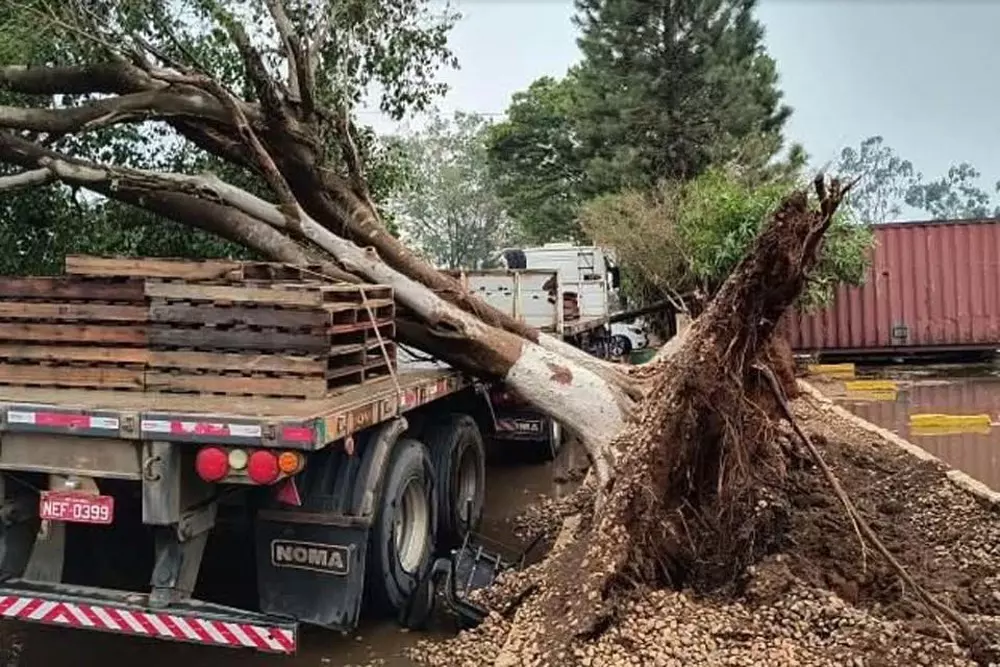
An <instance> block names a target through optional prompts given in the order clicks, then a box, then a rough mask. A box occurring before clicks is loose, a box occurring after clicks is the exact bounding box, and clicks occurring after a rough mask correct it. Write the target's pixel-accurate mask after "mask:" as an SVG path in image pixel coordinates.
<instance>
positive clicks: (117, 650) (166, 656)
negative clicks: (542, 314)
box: [0, 446, 580, 667]
mask: <svg viewBox="0 0 1000 667" xmlns="http://www.w3.org/2000/svg"><path fill="white" fill-rule="evenodd" d="M579 457H580V453H579V452H578V451H577V450H576V448H575V447H572V446H567V447H565V448H564V450H563V453H562V455H561V456H560V458H559V459H558V460H557V461H556V462H555V463H554V464H552V463H534V464H527V463H524V462H523V459H524V457H523V456H520V457H519V456H509V455H507V456H505V455H504V454H503V453H502V452H501V453H500V455H499V456H496V455H493V456H491V457H490V458H491V462H490V464H489V466H488V468H487V484H486V487H487V492H486V507H485V516H484V522H483V527H482V532H483V534H484V535H486V536H487V537H489V538H491V539H495V540H500V541H501V542H502V543H504V544H505V545H508V546H511V547H518V546H519V544H518V542H517V540H516V538H514V537H513V536H512V533H511V526H510V523H511V519H513V518H514V517H515V516H516V515H517V514H518V513H519V512H520V511H521V510H522V509H523V508H525V507H526V506H528V505H529V504H531V503H532V502H535V501H536V500H537V499H538V497H539V496H540V495H543V494H544V495H553V494H556V495H558V494H559V493H560V492H562V491H564V488H563V486H562V485H561V484H560V483H559V480H561V479H563V477H564V475H565V470H566V469H567V468H569V467H574V466H576V465H577V463H576V462H577V460H578V459H579ZM516 459H519V460H520V462H519V461H518V460H516ZM521 546H524V545H521ZM227 583H228V582H227ZM230 585H232V586H240V585H245V584H241V583H240V581H233V582H231V584H230ZM431 632H432V633H434V634H437V635H444V634H448V633H452V632H454V629H453V628H451V627H439V628H434V629H432V630H431ZM427 636H428V635H427V634H426V633H424V632H408V631H405V630H403V629H401V628H400V627H399V626H398V625H396V624H395V623H394V622H393V621H391V620H383V619H367V620H365V621H363V623H362V625H361V627H360V628H359V629H358V630H357V631H356V632H355V633H353V634H351V635H342V634H340V633H336V632H331V631H325V630H322V629H318V628H311V627H306V628H303V629H302V630H301V631H300V647H299V652H298V654H297V655H296V656H295V657H291V658H289V657H277V656H270V655H264V654H257V653H251V652H246V651H242V650H233V649H220V648H208V647H202V646H195V645H188V644H177V643H172V642H163V641H155V640H149V639H142V638H135V637H126V636H120V635H111V634H102V633H98V632H86V631H78V630H67V629H65V628H55V627H46V626H40V625H21V624H10V623H7V624H4V625H0V667H62V666H64V665H65V666H66V667H108V665H110V664H113V663H117V664H125V665H130V667H178V666H181V665H182V666H184V667H201V666H203V665H204V666H205V667H258V666H263V665H266V666H268V667H277V666H279V665H280V666H282V667H306V666H309V667H314V666H315V667H350V666H356V667H366V666H368V665H380V666H384V667H401V666H403V665H410V664H412V662H411V661H410V660H408V659H406V658H405V657H403V655H402V653H403V651H404V650H405V649H406V648H407V647H409V646H412V645H413V644H414V643H416V642H417V641H418V640H420V639H421V638H425V637H427Z"/></svg>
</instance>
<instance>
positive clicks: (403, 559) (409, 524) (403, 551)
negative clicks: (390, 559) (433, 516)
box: [392, 477, 430, 574]
mask: <svg viewBox="0 0 1000 667" xmlns="http://www.w3.org/2000/svg"><path fill="white" fill-rule="evenodd" d="M424 490H425V489H424V484H423V482H422V481H421V480H420V479H418V478H415V477H414V478H411V479H410V480H409V481H408V482H407V483H406V487H405V488H404V489H403V492H402V493H401V494H400V496H399V503H398V504H397V506H396V513H395V516H394V517H393V527H392V533H393V542H394V543H395V546H396V556H397V557H398V558H399V564H400V566H401V567H402V568H403V570H405V571H406V572H408V573H410V574H413V573H414V572H416V571H417V568H418V567H420V562H421V561H422V560H423V557H424V552H425V551H426V547H427V538H428V530H427V528H428V526H429V524H430V506H429V505H428V503H427V494H426V493H424Z"/></svg>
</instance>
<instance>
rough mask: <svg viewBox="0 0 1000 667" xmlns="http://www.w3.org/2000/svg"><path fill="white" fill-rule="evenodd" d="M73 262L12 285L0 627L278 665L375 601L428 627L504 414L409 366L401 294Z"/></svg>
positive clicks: (435, 370)
mask: <svg viewBox="0 0 1000 667" xmlns="http://www.w3.org/2000/svg"><path fill="white" fill-rule="evenodd" d="M74 261H75V262H76V263H75V264H74V263H71V265H70V270H71V272H72V273H74V275H70V276H65V277H58V278H26V279H0V314H2V317H3V319H2V321H0V339H2V342H0V492H2V504H0V576H2V584H0V616H2V617H4V618H8V619H18V620H22V621H29V622H40V623H48V624H53V625H59V626H65V627H73V628H82V629H89V630H101V631H107V632H114V633H121V634H131V635H138V636H145V637H153V638H159V639H168V640H176V641H186V642H193V643H200V644H207V645H213V646H226V647H243V648H250V649H255V650H260V651H266V652H273V653H293V652H294V651H295V649H296V646H297V642H298V634H297V628H298V625H299V624H300V623H307V624H312V625H318V626H322V627H326V628H333V629H338V630H343V631H349V630H351V629H353V628H354V627H355V625H356V623H357V621H358V618H359V615H360V613H361V610H362V605H363V603H364V604H365V605H367V606H370V607H373V608H377V609H379V610H381V611H382V612H384V613H389V614H392V615H394V616H395V617H396V618H398V619H399V620H400V621H401V622H402V623H404V624H407V625H411V626H419V625H420V624H421V623H422V622H423V620H424V619H426V617H427V615H428V614H429V613H430V606H431V604H432V601H433V595H432V591H431V590H430V589H429V588H428V587H429V586H431V584H432V574H434V571H435V568H437V569H438V570H440V569H441V567H442V562H443V557H447V556H448V554H450V553H452V551H453V550H454V549H455V548H456V547H458V546H460V545H461V544H463V540H466V539H467V536H468V535H469V533H470V531H472V530H473V529H474V528H475V527H476V525H477V524H478V522H479V520H480V518H481V516H482V506H483V489H484V484H485V468H484V465H485V464H484V461H485V456H484V452H483V441H482V435H481V425H482V424H484V423H489V417H488V411H487V410H485V406H486V404H485V402H484V401H483V400H482V398H481V396H480V394H481V392H480V390H479V388H477V386H475V385H474V384H473V383H472V382H470V381H469V380H468V379H467V378H465V377H463V376H461V375H460V374H459V373H457V372H455V371H453V370H452V369H450V368H448V367H447V366H444V365H443V364H439V363H435V362H418V361H414V360H412V359H408V358H407V356H406V355H405V354H403V353H401V352H398V351H397V350H396V346H395V344H394V343H393V342H392V336H393V333H394V327H393V325H392V320H393V317H394V314H393V309H392V295H391V291H390V292H386V290H385V288H379V287H378V286H369V287H366V288H363V289H358V288H351V289H348V288H346V287H344V286H330V285H318V284H315V283H305V282H300V281H297V280H295V279H294V278H297V279H299V280H301V276H295V277H293V278H289V277H287V276H285V277H284V279H282V280H273V279H269V280H266V281H264V280H259V279H257V278H255V279H253V280H250V279H247V277H246V276H245V275H242V273H241V275H239V276H236V277H234V275H233V272H234V271H238V272H244V271H246V270H247V267H250V266H252V267H256V269H260V268H261V265H249V264H246V263H231V262H230V263H226V262H217V263H212V262H202V263H195V264H191V263H170V262H165V263H164V262H156V261H148V260H147V261H140V262H137V263H134V264H127V265H123V264H122V262H121V261H120V260H115V262H117V263H114V264H113V265H110V266H109V265H108V264H107V263H106V262H107V261H108V260H100V261H98V260H95V259H90V258H76V259H75V260H74ZM102 262H105V263H102ZM151 276H152V277H151ZM484 420H485V421H484ZM213 553H216V554H221V556H220V558H218V559H215V560H213V559H212V558H211V556H212V554H213ZM234 554H235V555H234ZM237 563H242V564H248V571H247V572H245V573H241V572H240V571H239V568H238V565H237ZM204 565H208V566H213V565H214V566H215V567H216V568H217V571H218V572H220V573H222V575H224V579H225V581H228V582H232V581H233V578H234V576H235V577H236V582H237V583H236V585H235V586H234V585H231V584H228V585H223V586H214V588H215V589H218V590H213V584H216V583H218V582H219V578H218V577H215V576H214V575H213V576H206V575H205V568H204ZM240 574H245V575H246V576H242V577H241V576H239V575H240ZM203 593H207V595H203Z"/></svg>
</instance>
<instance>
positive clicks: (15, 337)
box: [0, 322, 149, 345]
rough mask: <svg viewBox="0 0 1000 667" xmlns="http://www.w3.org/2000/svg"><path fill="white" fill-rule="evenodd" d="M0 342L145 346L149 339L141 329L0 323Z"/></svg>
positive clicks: (139, 327) (143, 328)
mask: <svg viewBox="0 0 1000 667" xmlns="http://www.w3.org/2000/svg"><path fill="white" fill-rule="evenodd" d="M0 340H3V341H17V342H24V341H32V342H48V343H90V344H101V345H145V344H146V343H147V342H148V340H149V339H148V336H147V331H146V328H145V327H144V326H105V325H100V324H83V325H80V324H22V323H10V322H0Z"/></svg>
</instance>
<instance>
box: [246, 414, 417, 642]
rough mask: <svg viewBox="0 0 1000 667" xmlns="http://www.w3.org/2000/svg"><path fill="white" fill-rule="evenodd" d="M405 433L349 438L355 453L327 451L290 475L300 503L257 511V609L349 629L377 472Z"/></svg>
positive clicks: (395, 428) (393, 425)
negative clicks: (300, 470) (351, 440)
mask: <svg viewBox="0 0 1000 667" xmlns="http://www.w3.org/2000/svg"><path fill="white" fill-rule="evenodd" d="M405 428H406V422H405V421H404V420H395V421H392V422H387V423H385V424H384V425H382V426H380V427H377V428H373V429H369V430H368V431H365V432H364V433H362V434H360V435H358V436H357V438H356V442H355V448H356V452H355V454H354V455H349V454H347V453H345V452H344V451H343V450H342V449H340V448H339V447H338V448H329V449H327V450H325V451H322V452H317V453H314V454H312V455H311V456H310V458H309V461H308V463H307V466H306V469H305V471H303V472H302V473H301V474H300V475H298V476H296V478H295V483H296V488H297V489H298V491H299V493H300V500H301V506H298V507H293V506H289V505H287V504H284V503H281V502H278V501H277V500H275V501H274V502H272V503H271V504H270V506H269V507H267V508H266V509H263V510H260V511H259V512H258V513H257V519H256V534H255V536H254V542H255V544H256V560H257V584H258V593H259V595H260V608H261V611H263V612H265V613H268V614H281V615H283V616H291V617H292V618H295V619H297V620H299V621H300V622H303V623H310V624H313V625H319V626H322V627H326V628H333V629H336V630H343V631H351V630H353V629H354V627H355V626H356V624H357V621H358V617H359V615H360V612H361V601H362V597H363V596H364V593H365V563H366V559H367V553H368V539H369V538H368V536H369V531H370V527H371V522H372V518H373V516H374V514H375V511H376V502H377V501H376V499H377V498H378V497H379V489H380V485H381V479H382V473H383V468H384V466H385V461H386V460H387V459H388V454H389V451H390V450H391V447H392V444H393V443H394V442H395V441H396V439H397V438H398V437H399V435H400V434H401V433H402V432H403V430H404V429H405Z"/></svg>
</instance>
